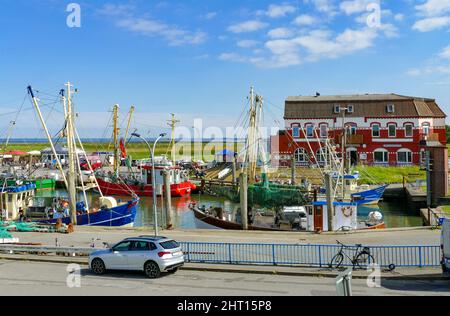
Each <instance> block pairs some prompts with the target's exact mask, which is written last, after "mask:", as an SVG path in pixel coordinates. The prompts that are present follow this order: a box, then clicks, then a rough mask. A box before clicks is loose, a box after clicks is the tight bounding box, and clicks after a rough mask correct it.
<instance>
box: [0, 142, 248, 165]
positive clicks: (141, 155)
mask: <svg viewBox="0 0 450 316" xmlns="http://www.w3.org/2000/svg"><path fill="white" fill-rule="evenodd" d="M62 145H65V144H62ZM83 146H84V149H85V150H86V151H87V152H88V153H92V152H96V151H112V149H113V148H112V147H111V146H110V145H108V144H106V143H94V142H92V143H84V144H83ZM243 146H244V145H243V144H234V145H233V144H222V143H208V144H206V143H204V144H201V143H178V144H177V145H176V156H177V159H181V158H183V157H193V158H195V159H196V160H200V159H201V160H204V161H212V160H214V156H215V154H216V153H217V152H219V151H222V150H223V149H229V150H233V151H238V150H240V149H242V147H243ZM48 147H49V144H44V143H42V144H31V143H29V144H10V145H8V148H7V151H13V150H21V151H26V152H29V151H34V150H39V151H41V150H43V149H45V148H48ZM168 150H169V143H168V142H161V143H159V144H157V147H156V151H155V155H156V156H161V155H165V154H168V155H170V152H169V153H168ZM127 152H128V154H129V155H130V156H132V157H133V159H137V160H139V159H146V158H148V157H149V150H148V147H147V145H145V144H144V143H131V144H128V145H127Z"/></svg>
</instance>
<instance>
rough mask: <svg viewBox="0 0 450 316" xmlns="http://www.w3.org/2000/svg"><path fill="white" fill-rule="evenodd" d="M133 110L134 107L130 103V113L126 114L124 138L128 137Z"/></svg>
mask: <svg viewBox="0 0 450 316" xmlns="http://www.w3.org/2000/svg"><path fill="white" fill-rule="evenodd" d="M135 110H136V108H135V107H134V105H132V106H131V108H130V113H129V114H128V124H127V130H126V131H125V137H124V139H125V140H126V139H127V138H128V134H129V133H130V127H131V119H132V118H133V114H134V111H135Z"/></svg>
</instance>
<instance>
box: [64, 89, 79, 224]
mask: <svg viewBox="0 0 450 316" xmlns="http://www.w3.org/2000/svg"><path fill="white" fill-rule="evenodd" d="M66 86H67V118H66V120H67V124H66V129H67V133H66V136H67V146H68V150H69V176H68V191H69V207H70V219H71V222H72V224H73V225H77V188H76V183H75V178H76V175H75V161H76V157H75V155H77V151H76V148H75V142H74V139H75V138H74V128H73V118H74V115H73V108H72V91H71V88H72V86H71V84H70V82H68V83H67V84H66Z"/></svg>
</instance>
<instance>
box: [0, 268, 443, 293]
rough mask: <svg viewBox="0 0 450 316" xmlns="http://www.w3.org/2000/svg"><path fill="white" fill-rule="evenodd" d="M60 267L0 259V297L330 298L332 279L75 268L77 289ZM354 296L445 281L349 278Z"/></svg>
mask: <svg viewBox="0 0 450 316" xmlns="http://www.w3.org/2000/svg"><path fill="white" fill-rule="evenodd" d="M66 268H67V266H66V265H63V264H51V263H31V262H21V261H0V295H21V296H22V295H52V296H66V295H102V296H104V295H105V296H106V295H146V296H160V295H172V296H192V295H193V296H230V295H232V296H291V295H302V296H318V295H320V296H323V295H325V296H333V295H335V293H336V291H335V286H334V284H333V282H334V281H333V279H325V278H311V277H292V276H289V277H287V276H275V275H258V274H236V273H213V272H196V271H180V272H178V273H177V274H176V275H168V276H164V277H162V278H161V279H158V280H149V279H146V278H145V277H144V276H143V275H142V274H140V273H121V272H116V273H111V274H108V275H105V276H95V275H92V274H91V273H90V272H89V271H87V270H82V271H81V288H69V287H67V285H66V284H67V283H66V279H67V277H68V273H67V272H66ZM353 289H354V295H361V296H380V295H384V296H386V295H401V296H405V295H406V296H409V295H420V296H423V295H442V296H448V295H450V283H449V281H392V280H390V281H386V282H382V288H378V289H370V288H368V287H367V286H366V284H365V281H363V280H354V282H353Z"/></svg>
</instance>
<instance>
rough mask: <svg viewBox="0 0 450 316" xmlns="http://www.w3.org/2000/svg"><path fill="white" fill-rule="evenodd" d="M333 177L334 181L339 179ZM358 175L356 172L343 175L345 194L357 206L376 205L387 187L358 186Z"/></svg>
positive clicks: (337, 176)
mask: <svg viewBox="0 0 450 316" xmlns="http://www.w3.org/2000/svg"><path fill="white" fill-rule="evenodd" d="M339 177H340V176H339V175H335V177H334V178H335V179H336V180H337V178H339ZM359 179H360V175H359V173H358V172H355V173H353V174H346V175H344V181H345V182H346V185H345V194H346V195H349V198H350V200H351V201H352V202H354V203H356V204H357V205H377V204H378V203H379V202H380V200H381V199H382V198H383V196H384V192H385V191H386V188H387V187H388V186H387V185H380V186H369V185H359V183H358V181H359Z"/></svg>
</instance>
